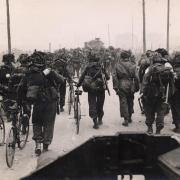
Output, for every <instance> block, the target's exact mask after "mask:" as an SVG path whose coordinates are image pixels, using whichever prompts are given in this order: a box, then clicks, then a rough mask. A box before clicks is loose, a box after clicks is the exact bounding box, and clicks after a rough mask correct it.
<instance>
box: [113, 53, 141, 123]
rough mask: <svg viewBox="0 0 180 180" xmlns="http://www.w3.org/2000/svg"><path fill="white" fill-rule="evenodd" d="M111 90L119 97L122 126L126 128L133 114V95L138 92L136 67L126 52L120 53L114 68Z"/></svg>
mask: <svg viewBox="0 0 180 180" xmlns="http://www.w3.org/2000/svg"><path fill="white" fill-rule="evenodd" d="M113 89H114V90H115V91H116V94H117V95H118V96H119V102H120V113H121V117H123V118H124V122H123V123H122V125H123V126H128V124H129V123H131V122H132V114H133V113H134V109H133V106H134V93H135V92H137V91H138V90H139V80H138V75H137V69H136V65H135V64H134V63H132V62H131V60H130V54H129V52H128V51H123V52H121V60H120V61H119V62H117V64H116V66H115V67H114V72H113Z"/></svg>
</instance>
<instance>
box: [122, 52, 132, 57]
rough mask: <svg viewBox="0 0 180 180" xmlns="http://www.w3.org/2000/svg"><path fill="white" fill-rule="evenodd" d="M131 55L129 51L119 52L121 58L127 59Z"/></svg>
mask: <svg viewBox="0 0 180 180" xmlns="http://www.w3.org/2000/svg"><path fill="white" fill-rule="evenodd" d="M130 57H131V54H130V52H129V51H122V52H121V58H122V59H129V58H130Z"/></svg>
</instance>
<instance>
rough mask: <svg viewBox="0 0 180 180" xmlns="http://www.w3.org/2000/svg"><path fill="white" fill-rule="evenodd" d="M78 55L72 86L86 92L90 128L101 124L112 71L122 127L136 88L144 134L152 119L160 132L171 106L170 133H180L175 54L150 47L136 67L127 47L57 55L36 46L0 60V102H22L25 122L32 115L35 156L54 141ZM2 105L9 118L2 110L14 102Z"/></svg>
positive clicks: (179, 57)
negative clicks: (29, 50)
mask: <svg viewBox="0 0 180 180" xmlns="http://www.w3.org/2000/svg"><path fill="white" fill-rule="evenodd" d="M77 54H78V55H77ZM79 56H81V57H79ZM78 58H80V59H81V61H78V60H76V63H75V64H76V65H77V64H78V65H79V67H78V68H77V69H78V72H76V74H77V77H78V82H77V84H76V86H77V87H80V86H82V88H83V90H84V91H85V92H87V93H88V103H89V116H90V118H91V119H92V121H93V128H94V129H99V127H100V126H101V125H102V124H103V116H104V111H103V106H104V102H105V91H106V90H108V92H109V88H108V83H107V81H108V80H110V75H112V81H113V89H114V91H115V92H116V94H117V96H118V98H119V103H120V116H121V117H122V118H123V119H124V120H123V122H122V125H123V126H125V127H128V126H129V125H130V123H132V121H133V119H132V114H133V113H134V109H133V107H134V94H135V93H136V92H138V91H139V92H140V103H142V104H141V110H142V112H143V113H144V114H145V117H146V125H147V132H148V133H149V134H152V133H153V124H154V122H155V124H156V134H160V132H161V130H162V129H163V127H164V117H165V114H166V112H167V110H168V109H169V108H170V109H171V112H172V118H173V124H174V125H175V129H174V131H175V132H177V133H180V101H179V97H180V53H178V52H177V53H175V54H174V55H173V57H170V55H169V54H168V52H167V51H166V50H165V49H157V50H155V51H150V50H148V51H147V52H146V54H143V55H142V56H141V59H140V60H139V62H138V66H137V65H136V60H135V56H134V55H133V54H132V52H131V51H126V50H121V49H115V48H113V47H109V48H108V49H100V50H97V49H82V50H81V49H80V50H79V49H78V50H77V49H76V50H74V51H72V53H70V51H68V50H66V49H61V50H59V51H56V52H55V53H45V52H41V51H36V50H35V51H34V52H33V53H32V54H31V55H27V54H21V55H20V56H19V57H18V59H17V61H16V63H15V57H14V55H13V54H5V55H4V56H3V59H2V62H3V63H4V64H3V65H2V66H1V67H0V93H1V95H2V97H3V101H4V102H5V100H6V99H8V100H13V101H15V102H16V104H18V105H20V104H21V105H22V106H23V111H24V126H25V125H26V123H25V122H27V121H29V119H30V117H32V124H33V140H34V141H35V153H36V154H37V155H40V154H41V144H43V152H46V151H48V147H49V145H50V144H51V142H52V139H53V132H54V124H55V117H56V114H57V112H58V111H59V110H58V107H59V106H60V111H61V112H63V111H64V105H65V95H66V84H67V82H68V83H69V84H71V83H73V82H74V80H73V78H74V76H75V74H74V69H73V68H72V61H71V60H72V59H78ZM80 69H81V73H79V72H80V71H79V70H80ZM80 74H81V75H80ZM79 76H80V77H79ZM109 94H110V92H109ZM6 102H7V101H6ZM2 103H3V102H2ZM4 106H5V115H6V117H7V120H8V121H11V114H9V113H8V112H9V111H8V110H6V109H8V108H10V107H11V108H12V106H14V104H12V103H11V102H9V103H6V104H5V105H4ZM31 112H32V113H31ZM24 129H25V128H24Z"/></svg>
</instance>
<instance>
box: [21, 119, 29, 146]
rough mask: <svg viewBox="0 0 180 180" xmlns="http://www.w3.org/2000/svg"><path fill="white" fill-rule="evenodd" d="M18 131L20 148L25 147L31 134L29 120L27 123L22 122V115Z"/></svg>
mask: <svg viewBox="0 0 180 180" xmlns="http://www.w3.org/2000/svg"><path fill="white" fill-rule="evenodd" d="M18 133H19V142H18V147H19V149H23V148H24V147H25V146H26V143H27V140H28V136H29V120H28V121H27V122H26V123H22V117H20V120H19V127H18Z"/></svg>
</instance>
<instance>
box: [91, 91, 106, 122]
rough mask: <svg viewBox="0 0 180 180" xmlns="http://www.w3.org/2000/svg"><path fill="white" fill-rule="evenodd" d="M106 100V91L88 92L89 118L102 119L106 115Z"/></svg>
mask: <svg viewBox="0 0 180 180" xmlns="http://www.w3.org/2000/svg"><path fill="white" fill-rule="evenodd" d="M104 100H105V91H104V90H103V91H100V92H95V93H92V92H88V103H89V116H90V117H91V118H92V119H94V118H102V117H103V115H104V111H103V106H104Z"/></svg>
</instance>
